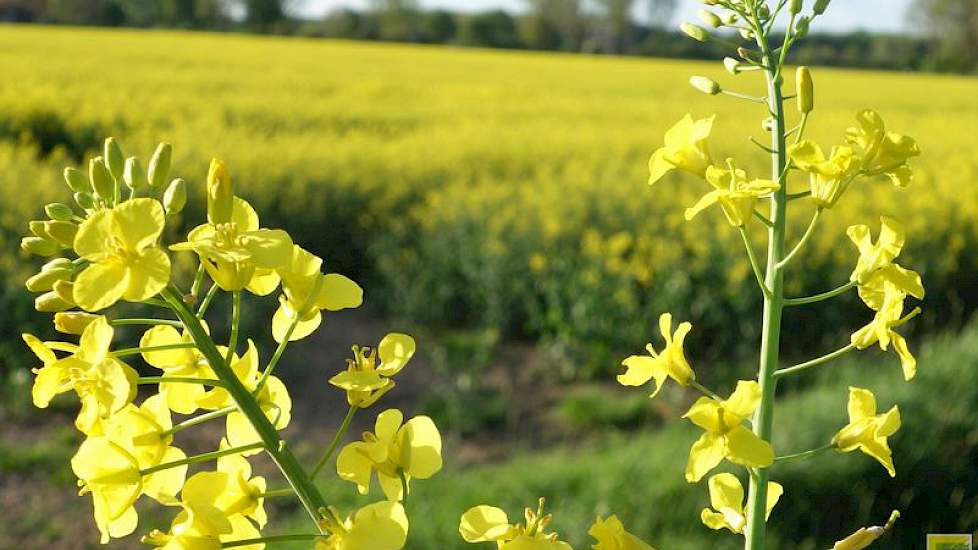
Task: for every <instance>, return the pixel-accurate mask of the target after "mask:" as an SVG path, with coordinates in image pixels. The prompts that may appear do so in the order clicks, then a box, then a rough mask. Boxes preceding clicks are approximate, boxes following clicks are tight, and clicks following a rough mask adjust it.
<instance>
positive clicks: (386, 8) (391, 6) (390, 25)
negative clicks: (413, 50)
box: [370, 0, 421, 42]
mask: <svg viewBox="0 0 978 550" xmlns="http://www.w3.org/2000/svg"><path fill="white" fill-rule="evenodd" d="M370 4H371V8H372V11H373V12H374V13H375V14H377V18H378V22H379V24H380V39H381V40H395V41H402V42H417V41H418V40H419V39H420V37H421V33H420V24H419V23H420V18H421V17H420V16H421V10H420V8H419V7H418V2H417V0H371V1H370Z"/></svg>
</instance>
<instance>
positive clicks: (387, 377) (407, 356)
mask: <svg viewBox="0 0 978 550" xmlns="http://www.w3.org/2000/svg"><path fill="white" fill-rule="evenodd" d="M414 351H415V343H414V338H411V337H410V336H408V335H407V334H399V333H396V332H392V333H390V334H388V335H387V336H384V338H383V339H382V340H381V341H380V345H378V346H377V349H370V348H361V347H358V346H353V359H347V360H346V363H347V369H346V370H345V371H343V372H341V373H339V374H337V375H336V376H334V377H332V378H330V379H329V383H330V384H332V385H334V386H336V387H338V388H342V389H344V390H346V400H347V401H348V402H349V403H350V405H356V406H358V407H360V408H362V409H365V408H367V407H369V406H371V405H373V404H374V403H376V402H377V400H378V399H380V397H381V396H382V395H384V394H385V393H387V392H389V391H390V390H391V389H393V388H394V381H393V380H392V379H391V378H392V377H393V376H394V375H395V374H397V373H398V372H400V371H401V369H403V368H404V366H405V365H407V362H408V361H410V360H411V357H413V356H414ZM378 355H379V356H380V365H377V356H378Z"/></svg>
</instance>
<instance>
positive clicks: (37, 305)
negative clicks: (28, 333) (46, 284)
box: [34, 290, 74, 313]
mask: <svg viewBox="0 0 978 550" xmlns="http://www.w3.org/2000/svg"><path fill="white" fill-rule="evenodd" d="M72 307H74V305H73V304H70V303H68V302H66V301H64V300H62V299H61V297H60V296H58V293H57V292H55V291H53V290H52V291H49V292H45V293H44V294H41V295H40V296H38V297H37V298H35V299H34V309H36V310H38V311H40V312H42V313H58V312H60V311H68V310H69V309H71V308H72Z"/></svg>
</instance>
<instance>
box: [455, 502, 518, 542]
mask: <svg viewBox="0 0 978 550" xmlns="http://www.w3.org/2000/svg"><path fill="white" fill-rule="evenodd" d="M511 528H512V526H511V525H510V524H509V518H508V517H506V512H504V511H503V510H501V509H499V508H496V507H495V506H486V505H481V506H475V507H473V508H469V509H468V510H467V511H466V512H465V513H464V514H462V520H461V522H460V523H459V527H458V532H459V533H460V534H461V535H462V538H463V539H464V540H465V541H466V542H490V541H497V540H500V539H502V538H503V537H505V536H506V535H507V534H509V532H510V530H511Z"/></svg>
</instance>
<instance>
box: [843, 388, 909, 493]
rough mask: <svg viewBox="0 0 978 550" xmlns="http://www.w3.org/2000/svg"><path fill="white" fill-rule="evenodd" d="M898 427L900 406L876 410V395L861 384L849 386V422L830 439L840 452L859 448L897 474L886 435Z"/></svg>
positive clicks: (893, 432) (888, 470)
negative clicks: (885, 410) (855, 386)
mask: <svg viewBox="0 0 978 550" xmlns="http://www.w3.org/2000/svg"><path fill="white" fill-rule="evenodd" d="M899 429H900V409H899V408H898V407H897V406H896V405H894V406H893V408H891V409H890V410H888V411H887V412H885V413H883V414H876V396H874V395H873V392H871V391H869V390H865V389H862V388H853V387H850V388H849V425H847V426H846V427H844V428H842V429H841V430H839V433H837V434H835V437H834V438H832V443H833V444H834V445H835V446H836V447H837V448H838V449H839V451H841V452H843V453H848V452H851V451H855V450H857V449H858V450H860V451H862V452H864V453H866V454H867V455H869V456H871V457H873V458H875V459H876V460H877V461H878V462H879V463H880V464H882V465H883V467H884V468H886V471H887V472H889V474H890V477H896V469H894V467H893V456H892V453H891V452H890V446H889V444H888V443H887V439H886V438H888V437H890V436H891V435H893V434H895V433H896V432H897V430H899Z"/></svg>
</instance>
